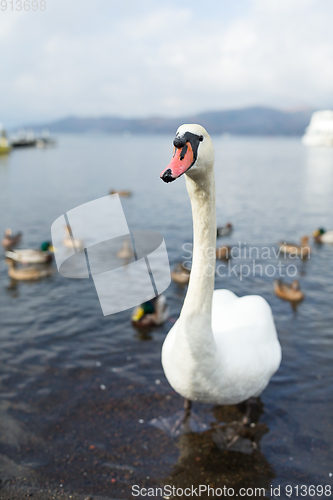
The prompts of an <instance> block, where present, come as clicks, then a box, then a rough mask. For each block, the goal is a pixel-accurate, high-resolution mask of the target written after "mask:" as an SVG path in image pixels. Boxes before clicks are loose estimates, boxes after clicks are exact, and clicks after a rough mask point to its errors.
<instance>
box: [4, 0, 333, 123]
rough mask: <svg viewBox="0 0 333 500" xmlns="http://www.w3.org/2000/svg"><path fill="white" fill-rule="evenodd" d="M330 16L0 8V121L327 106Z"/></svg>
mask: <svg viewBox="0 0 333 500" xmlns="http://www.w3.org/2000/svg"><path fill="white" fill-rule="evenodd" d="M39 1H40V0H39ZM8 5H9V4H8ZM14 7H15V0H14ZM332 19H333V2H332V0H237V1H233V0H228V1H226V0H206V1H197V0H194V1H192V2H189V1H186V0H182V1H181V2H180V1H177V2H176V1H168V2H161V1H156V0H155V1H142V2H137V0H123V1H122V2H120V1H113V0H94V2H92V1H91V0H89V1H88V0H46V11H45V12H40V11H38V12H32V11H29V12H11V11H10V10H9V8H8V9H7V11H5V12H2V11H0V50H1V59H0V96H1V99H0V102H1V105H0V121H1V122H3V123H4V124H5V125H6V126H12V125H16V124H20V123H24V122H42V121H47V120H52V119H56V118H60V117H63V116H68V115H79V116H87V115H89V116H99V115H106V114H115V115H121V116H150V115H168V116H171V115H181V114H185V113H195V112H199V111H204V110H213V109H225V108H233V107H242V106H247V105H256V104H262V105H270V106H274V107H280V108H290V107H299V106H309V107H316V108H320V107H324V108H325V107H332V106H333V63H332V61H333V29H332Z"/></svg>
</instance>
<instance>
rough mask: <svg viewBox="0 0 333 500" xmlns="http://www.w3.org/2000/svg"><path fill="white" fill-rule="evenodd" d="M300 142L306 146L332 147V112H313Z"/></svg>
mask: <svg viewBox="0 0 333 500" xmlns="http://www.w3.org/2000/svg"><path fill="white" fill-rule="evenodd" d="M302 142H303V144H305V145H306V146H333V111H331V110H329V109H328V110H325V111H315V113H313V115H312V117H311V120H310V124H309V126H308V127H307V128H306V129H305V134H304V135H303V137H302Z"/></svg>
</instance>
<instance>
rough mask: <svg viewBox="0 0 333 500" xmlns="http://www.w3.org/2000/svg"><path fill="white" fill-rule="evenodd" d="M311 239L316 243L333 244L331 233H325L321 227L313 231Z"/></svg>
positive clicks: (332, 233)
mask: <svg viewBox="0 0 333 500" xmlns="http://www.w3.org/2000/svg"><path fill="white" fill-rule="evenodd" d="M313 239H314V240H315V242H316V243H333V231H325V229H323V228H322V227H321V228H319V229H317V230H316V231H314V233H313Z"/></svg>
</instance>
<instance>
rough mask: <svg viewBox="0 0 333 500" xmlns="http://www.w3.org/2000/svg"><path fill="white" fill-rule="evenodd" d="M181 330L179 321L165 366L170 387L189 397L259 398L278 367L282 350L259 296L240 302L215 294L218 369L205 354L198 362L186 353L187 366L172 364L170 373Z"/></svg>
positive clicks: (206, 400)
mask: <svg viewBox="0 0 333 500" xmlns="http://www.w3.org/2000/svg"><path fill="white" fill-rule="evenodd" d="M177 326H178V321H177V322H176V323H175V325H174V326H173V328H172V329H171V330H170V332H169V334H168V336H167V337H166V339H165V342H164V345H163V349H162V363H163V367H164V370H165V372H166V375H167V377H168V380H169V382H170V384H171V385H172V387H173V388H174V389H175V390H176V391H177V392H178V393H180V394H181V395H182V396H184V397H187V398H188V399H192V400H197V401H201V402H203V403H215V404H216V403H218V404H235V403H239V402H241V401H244V400H246V399H248V398H249V397H252V396H257V395H259V394H260V393H261V392H262V391H263V390H264V389H265V387H266V386H267V385H268V383H269V380H270V378H271V376H272V375H273V374H274V373H275V372H276V370H277V369H278V367H279V365H280V362H281V348H280V344H279V341H278V338H277V334H276V329H275V326H274V321H273V317H272V313H271V308H270V306H269V305H268V303H267V302H266V300H265V299H264V298H262V297H260V296H258V295H248V296H244V297H240V298H239V297H237V295H235V294H234V293H233V292H231V291H229V290H215V291H214V294H213V304H212V330H213V335H214V339H215V343H216V350H217V351H218V356H219V358H220V365H219V367H218V369H217V370H216V368H212V366H213V365H212V366H210V358H209V357H207V356H206V353H205V354H203V356H202V358H201V362H200V364H198V363H195V362H194V360H193V359H192V358H191V356H189V354H190V353H188V352H187V353H186V352H184V353H183V358H184V359H183V362H182V363H179V362H178V363H175V364H173V363H172V369H171V370H170V360H171V359H172V358H173V357H174V355H175V352H174V351H173V347H174V343H175V339H176V334H177ZM203 335H204V332H203ZM178 359H179V357H178ZM190 364H192V366H191V367H190V366H189V365H190ZM194 372H195V375H194Z"/></svg>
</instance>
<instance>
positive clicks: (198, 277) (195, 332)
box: [161, 125, 281, 404]
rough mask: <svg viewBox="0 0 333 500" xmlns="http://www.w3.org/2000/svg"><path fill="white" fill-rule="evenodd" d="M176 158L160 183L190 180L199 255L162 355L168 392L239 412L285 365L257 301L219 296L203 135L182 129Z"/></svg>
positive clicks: (208, 155) (209, 147)
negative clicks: (232, 406)
mask: <svg viewBox="0 0 333 500" xmlns="http://www.w3.org/2000/svg"><path fill="white" fill-rule="evenodd" d="M174 145H175V153H174V157H173V160H172V161H171V163H170V165H169V167H167V168H166V169H165V171H164V172H163V173H162V175H161V177H162V179H163V180H164V181H166V182H171V181H172V180H174V179H175V178H177V177H179V176H180V175H182V174H183V173H185V172H186V185H187V190H188V193H189V195H190V199H191V204H192V213H193V234H194V253H193V261H192V270H191V277H190V282H189V287H188V291H187V294H186V297H185V301H184V305H183V308H182V310H181V314H180V317H179V319H178V320H177V322H176V323H175V325H174V326H173V327H172V329H171V330H170V332H169V333H168V335H167V337H166V339H165V342H164V344H163V349H162V365H163V369H164V372H165V375H166V377H167V379H168V381H169V383H170V384H171V386H172V387H173V388H174V389H175V391H177V392H178V393H179V394H181V395H182V396H183V397H185V398H187V399H189V400H194V401H200V402H203V403H212V404H235V403H240V402H242V401H245V400H246V399H248V398H250V397H251V396H258V395H259V394H260V393H261V392H262V391H263V390H264V389H265V387H266V386H267V384H268V382H269V380H270V378H271V376H272V375H273V374H274V373H275V371H276V370H277V369H278V367H279V365H280V362H281V347H280V344H279V341H278V338H277V334H276V329H275V325H274V321H273V317H272V312H271V309H270V306H269V305H268V303H267V302H266V301H265V300H264V299H263V298H262V297H260V296H256V295H250V296H246V297H241V298H238V297H237V296H236V295H235V294H234V293H232V292H230V291H229V290H215V292H214V275H215V260H216V255H215V252H214V251H213V252H212V251H211V250H212V249H215V248H216V221H215V181H214V168H213V166H214V148H213V144H212V141H211V138H210V137H209V135H208V134H207V132H206V130H205V129H204V128H202V127H200V126H199V125H183V126H181V127H180V128H179V129H178V132H177V136H176V139H175V141H174Z"/></svg>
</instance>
